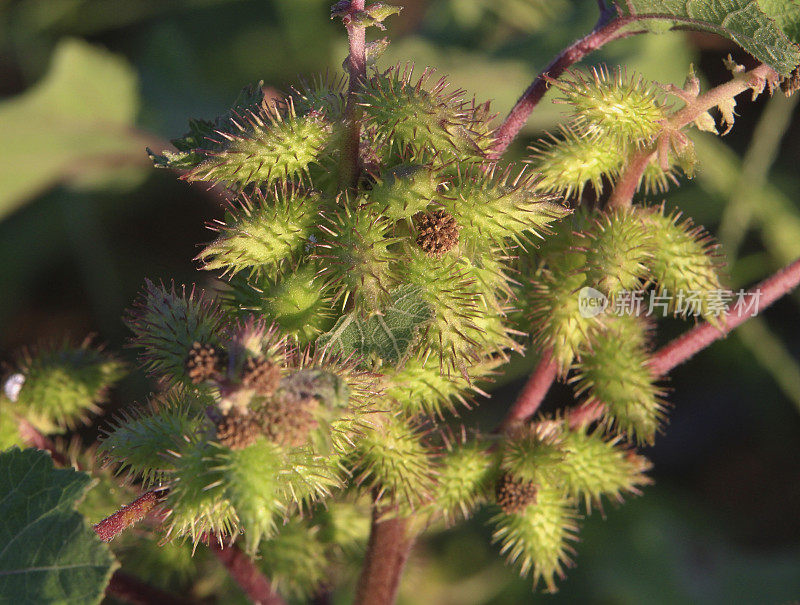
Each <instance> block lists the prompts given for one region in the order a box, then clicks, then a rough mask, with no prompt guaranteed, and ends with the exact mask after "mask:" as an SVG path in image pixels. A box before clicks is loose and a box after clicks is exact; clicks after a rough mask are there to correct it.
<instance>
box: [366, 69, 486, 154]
mask: <svg viewBox="0 0 800 605" xmlns="http://www.w3.org/2000/svg"><path fill="white" fill-rule="evenodd" d="M431 75H432V72H431V71H428V70H426V71H424V72H423V74H422V76H421V77H420V78H419V79H418V80H417V81H416V82H414V81H413V80H414V77H413V68H411V67H409V66H405V67H404V68H401V67H400V66H399V65H398V66H397V67H395V68H393V69H390V70H388V71H386V72H384V73H382V74H376V75H374V76H373V77H371V78H369V79H368V80H367V83H366V86H365V88H364V91H363V92H362V93H361V106H362V107H363V109H364V116H365V118H366V122H367V128H368V132H370V133H371V134H372V133H374V134H373V136H374V137H375V138H376V139H377V141H378V142H383V144H384V145H385V146H386V148H387V149H388V150H390V151H392V152H396V153H398V154H399V155H400V156H405V155H424V154H425V153H426V152H427V153H429V154H431V153H432V154H436V153H444V154H447V155H449V156H451V157H452V156H455V157H464V156H467V157H469V156H473V157H480V156H481V155H482V154H483V151H484V150H485V149H487V148H488V146H489V142H490V141H489V138H488V132H487V130H486V129H485V128H484V127H483V123H484V120H485V117H486V116H485V115H481V114H482V111H481V110H480V109H479V108H477V107H475V106H474V104H473V105H470V104H469V103H467V102H466V101H464V99H463V91H461V90H454V91H452V92H451V91H448V90H447V82H446V80H445V79H444V78H442V79H440V80H439V81H438V82H436V83H435V84H433V85H432V86H430V87H428V86H427V85H428V81H429V80H430V78H431Z"/></svg>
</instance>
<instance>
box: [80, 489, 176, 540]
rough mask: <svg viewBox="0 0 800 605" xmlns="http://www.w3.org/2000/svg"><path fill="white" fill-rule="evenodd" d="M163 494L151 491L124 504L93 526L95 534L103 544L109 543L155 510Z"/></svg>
mask: <svg viewBox="0 0 800 605" xmlns="http://www.w3.org/2000/svg"><path fill="white" fill-rule="evenodd" d="M162 496H163V492H160V491H159V490H152V491H149V492H147V493H145V494H142V495H141V496H139V497H138V498H136V500H134V501H133V502H131V503H130V504H126V505H125V506H123V507H122V508H121V509H119V510H118V511H117V512H115V513H114V514H113V515H111V516H110V517H106V518H105V519H103V520H102V521H100V523H98V524H97V525H95V526H94V531H95V533H96V534H97V535H98V536H100V539H101V540H102V541H103V542H110V541H111V540H113V539H114V538H116V537H117V536H118V535H119V534H120V533H122V532H123V531H124V530H126V529H127V528H129V527H130V526H131V525H135V524H136V523H138V522H139V521H141V520H142V519H144V518H145V517H146V516H147V514H148V513H149V512H150V511H152V510H153V508H155V506H156V504H158V502H159V500H160V499H161V498H162Z"/></svg>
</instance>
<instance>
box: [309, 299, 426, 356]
mask: <svg viewBox="0 0 800 605" xmlns="http://www.w3.org/2000/svg"><path fill="white" fill-rule="evenodd" d="M432 317H433V310H432V308H431V306H430V305H429V304H427V303H426V302H425V301H424V300H423V299H422V297H421V296H420V290H419V288H416V287H414V286H411V285H404V286H400V287H399V288H397V289H395V290H394V291H392V293H391V306H390V307H388V308H387V309H384V310H383V311H382V312H381V314H380V315H378V314H376V315H373V316H372V317H369V318H364V316H363V314H359V313H357V312H353V313H350V314H349V315H345V316H344V317H342V318H341V319H339V321H338V322H336V325H335V326H334V327H333V329H332V330H331V331H330V332H328V333H326V334H323V335H322V336H320V337H319V338H318V339H317V345H318V346H321V347H325V349H326V350H328V351H331V352H333V353H337V354H340V355H342V356H344V357H347V356H349V355H352V354H356V355H358V356H359V357H362V358H364V359H378V360H381V361H383V362H384V363H388V364H397V363H399V362H401V361H402V360H403V359H405V357H406V355H407V353H408V351H409V348H410V347H411V345H412V344H413V343H414V341H415V339H416V336H417V334H418V332H419V330H420V328H422V327H423V326H424V325H425V324H426V323H427V322H429V321H430V320H431V319H432Z"/></svg>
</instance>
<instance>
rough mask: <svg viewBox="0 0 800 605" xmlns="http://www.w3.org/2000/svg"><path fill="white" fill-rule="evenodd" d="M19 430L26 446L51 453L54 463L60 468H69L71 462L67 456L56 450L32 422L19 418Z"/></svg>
mask: <svg viewBox="0 0 800 605" xmlns="http://www.w3.org/2000/svg"><path fill="white" fill-rule="evenodd" d="M17 428H18V429H19V435H20V437H22V440H23V441H24V442H25V443H26V444H28V445H30V446H31V447H35V448H36V449H38V450H44V451H46V452H50V457H51V458H53V462H55V463H56V464H58V465H59V466H69V461H68V460H67V458H66V456H64V454H62V453H61V452H59V451H58V450H57V449H56V446H55V444H54V443H53V442H52V441H51V440H50V439H49V438H48V437H46V436H45V435H42V434H41V433H40V432H39V429H37V428H36V427H35V426H33V425H32V424H31V423H30V422H28V421H27V420H25V419H24V418H18V419H17Z"/></svg>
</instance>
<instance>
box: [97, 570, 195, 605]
mask: <svg viewBox="0 0 800 605" xmlns="http://www.w3.org/2000/svg"><path fill="white" fill-rule="evenodd" d="M106 594H108V595H110V596H112V597H115V598H117V599H120V600H122V601H127V602H128V603H133V604H134V605H167V604H170V605H195V604H196V603H197V601H195V600H194V599H187V598H185V597H181V596H178V595H176V594H173V593H171V592H166V591H164V590H161V589H160V588H155V587H154V586H150V585H149V584H145V583H144V582H142V581H141V580H140V579H139V578H137V577H135V576H132V575H130V574H127V573H125V572H124V571H119V570H117V571H115V572H114V574H113V575H112V576H111V581H110V582H109V583H108V586H107V587H106Z"/></svg>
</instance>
